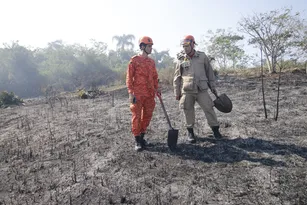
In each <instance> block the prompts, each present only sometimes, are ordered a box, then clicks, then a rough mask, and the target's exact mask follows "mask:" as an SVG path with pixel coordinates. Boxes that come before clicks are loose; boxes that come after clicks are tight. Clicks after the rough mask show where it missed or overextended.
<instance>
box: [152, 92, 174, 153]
mask: <svg viewBox="0 0 307 205" xmlns="http://www.w3.org/2000/svg"><path fill="white" fill-rule="evenodd" d="M157 96H158V98H159V100H160V103H161V107H162V109H163V112H164V115H165V117H166V120H167V123H168V126H169V130H168V134H167V145H168V147H169V148H170V150H171V151H175V150H176V148H177V140H178V130H176V129H174V128H173V127H172V125H171V121H170V120H169V117H168V115H167V113H166V110H165V107H164V104H163V101H162V98H161V95H160V94H157Z"/></svg>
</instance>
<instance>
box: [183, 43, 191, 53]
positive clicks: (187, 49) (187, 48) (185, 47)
mask: <svg viewBox="0 0 307 205" xmlns="http://www.w3.org/2000/svg"><path fill="white" fill-rule="evenodd" d="M193 47H194V45H193V43H192V42H187V43H184V44H183V45H182V48H183V50H184V52H185V53H186V54H188V53H191V51H192V50H193Z"/></svg>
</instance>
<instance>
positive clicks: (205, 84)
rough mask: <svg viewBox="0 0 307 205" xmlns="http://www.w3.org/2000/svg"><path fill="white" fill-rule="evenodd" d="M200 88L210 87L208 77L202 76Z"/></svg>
mask: <svg viewBox="0 0 307 205" xmlns="http://www.w3.org/2000/svg"><path fill="white" fill-rule="evenodd" d="M197 85H198V88H199V90H207V89H208V79H207V78H206V77H200V79H199V81H198V84H197Z"/></svg>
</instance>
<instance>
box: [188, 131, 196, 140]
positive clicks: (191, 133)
mask: <svg viewBox="0 0 307 205" xmlns="http://www.w3.org/2000/svg"><path fill="white" fill-rule="evenodd" d="M187 129H188V142H190V143H195V142H196V137H195V135H194V130H193V128H187Z"/></svg>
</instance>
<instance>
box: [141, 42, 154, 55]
mask: <svg viewBox="0 0 307 205" xmlns="http://www.w3.org/2000/svg"><path fill="white" fill-rule="evenodd" d="M143 50H145V51H146V53H148V54H151V51H152V45H151V44H147V46H144V47H143Z"/></svg>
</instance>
